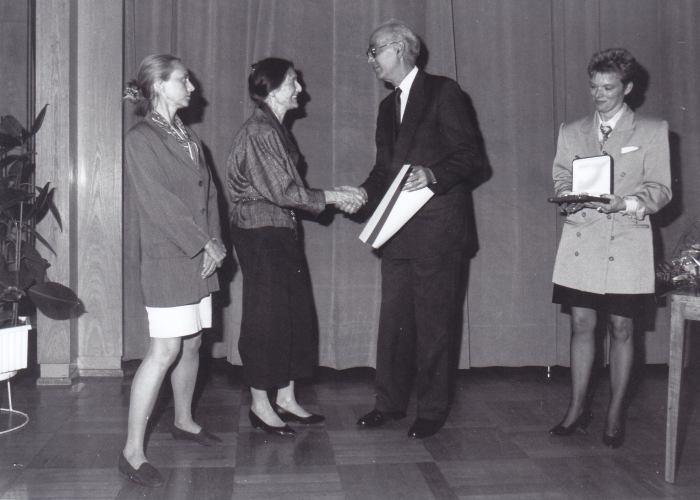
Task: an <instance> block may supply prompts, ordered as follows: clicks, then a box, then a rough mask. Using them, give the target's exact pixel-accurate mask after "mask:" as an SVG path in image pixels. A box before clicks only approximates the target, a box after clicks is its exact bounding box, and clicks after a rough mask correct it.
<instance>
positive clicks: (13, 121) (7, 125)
mask: <svg viewBox="0 0 700 500" xmlns="http://www.w3.org/2000/svg"><path fill="white" fill-rule="evenodd" d="M0 130H1V131H2V132H3V133H5V134H7V135H9V136H12V137H14V138H16V139H17V140H19V141H22V138H23V137H26V135H27V130H26V129H25V128H24V127H23V126H22V124H21V123H20V122H19V120H17V118H15V117H14V116H12V115H5V116H3V117H2V118H0ZM20 144H21V142H20Z"/></svg>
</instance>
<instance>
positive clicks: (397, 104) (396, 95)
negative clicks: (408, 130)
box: [394, 87, 401, 138]
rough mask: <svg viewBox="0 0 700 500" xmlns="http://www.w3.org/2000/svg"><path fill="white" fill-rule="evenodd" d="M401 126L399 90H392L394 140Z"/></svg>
mask: <svg viewBox="0 0 700 500" xmlns="http://www.w3.org/2000/svg"><path fill="white" fill-rule="evenodd" d="M400 126H401V89H400V88H398V87H397V88H396V90H394V138H396V136H398V135H399V127H400Z"/></svg>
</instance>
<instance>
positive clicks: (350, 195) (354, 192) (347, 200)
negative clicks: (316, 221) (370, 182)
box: [324, 186, 367, 214]
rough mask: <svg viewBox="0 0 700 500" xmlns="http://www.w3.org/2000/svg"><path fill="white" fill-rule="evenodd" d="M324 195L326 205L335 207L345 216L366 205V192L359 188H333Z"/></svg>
mask: <svg viewBox="0 0 700 500" xmlns="http://www.w3.org/2000/svg"><path fill="white" fill-rule="evenodd" d="M324 194H325V195H326V203H327V204H328V205H335V206H336V207H337V208H338V209H340V210H342V211H343V212H345V213H347V214H354V213H355V212H357V211H358V210H359V209H360V208H361V207H362V205H364V204H365V203H367V191H365V190H364V189H363V188H361V187H354V186H340V187H334V188H333V190H332V191H324Z"/></svg>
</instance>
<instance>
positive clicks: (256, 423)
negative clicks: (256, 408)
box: [248, 410, 296, 437]
mask: <svg viewBox="0 0 700 500" xmlns="http://www.w3.org/2000/svg"><path fill="white" fill-rule="evenodd" d="M248 418H250V425H252V426H253V427H255V428H256V429H260V430H263V431H265V432H267V433H269V434H275V435H276V436H282V437H294V436H295V435H296V432H295V431H294V429H292V428H291V427H289V426H288V425H284V426H282V427H275V426H274V425H267V424H266V423H265V422H263V421H262V419H261V418H260V417H258V416H257V415H256V414H255V413H253V410H250V411H249V412H248Z"/></svg>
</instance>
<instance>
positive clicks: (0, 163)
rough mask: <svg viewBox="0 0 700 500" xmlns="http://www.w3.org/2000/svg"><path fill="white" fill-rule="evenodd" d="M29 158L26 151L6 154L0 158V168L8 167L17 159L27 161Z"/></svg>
mask: <svg viewBox="0 0 700 500" xmlns="http://www.w3.org/2000/svg"><path fill="white" fill-rule="evenodd" d="M29 158H30V156H29V154H28V153H24V154H21V155H7V156H5V157H4V158H0V168H5V167H9V166H10V165H12V164H13V163H15V162H17V161H22V162H24V161H27V160H29Z"/></svg>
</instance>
